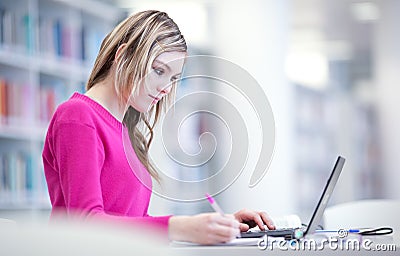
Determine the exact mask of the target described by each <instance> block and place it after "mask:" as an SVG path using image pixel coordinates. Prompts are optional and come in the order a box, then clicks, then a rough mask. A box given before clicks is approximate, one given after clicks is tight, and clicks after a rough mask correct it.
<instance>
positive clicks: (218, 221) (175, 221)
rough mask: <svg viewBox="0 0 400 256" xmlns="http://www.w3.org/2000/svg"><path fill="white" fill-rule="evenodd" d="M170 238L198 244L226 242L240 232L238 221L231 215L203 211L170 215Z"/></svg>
mask: <svg viewBox="0 0 400 256" xmlns="http://www.w3.org/2000/svg"><path fill="white" fill-rule="evenodd" d="M168 226H169V237H170V239H171V240H177V241H187V242H194V243H199V244H216V243H224V242H228V241H230V240H232V239H234V238H236V237H237V236H238V235H239V233H240V229H239V226H240V223H239V222H238V221H237V220H236V219H235V218H234V217H233V215H224V216H222V215H221V214H219V213H203V214H198V215H194V216H172V217H171V218H170V219H169V225H168Z"/></svg>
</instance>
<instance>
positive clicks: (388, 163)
mask: <svg viewBox="0 0 400 256" xmlns="http://www.w3.org/2000/svg"><path fill="white" fill-rule="evenodd" d="M378 3H379V6H380V19H379V20H378V21H377V24H376V35H375V37H374V38H375V42H374V43H375V44H374V45H375V49H374V52H375V56H374V57H375V58H374V60H375V70H376V73H375V74H376V76H375V86H376V90H377V103H378V110H379V112H378V113H379V115H380V120H379V121H380V127H381V139H382V165H383V170H382V175H384V197H386V198H395V199H399V198H400V186H399V172H400V169H399V168H400V157H399V153H400V114H399V109H400V87H399V86H400V75H399V71H400V33H399V29H398V26H397V24H400V16H399V10H400V1H397V0H384V1H378Z"/></svg>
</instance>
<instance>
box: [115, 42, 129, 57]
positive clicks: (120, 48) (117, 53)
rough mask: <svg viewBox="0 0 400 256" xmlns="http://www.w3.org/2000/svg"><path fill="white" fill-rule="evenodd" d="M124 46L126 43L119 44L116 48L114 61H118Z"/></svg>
mask: <svg viewBox="0 0 400 256" xmlns="http://www.w3.org/2000/svg"><path fill="white" fill-rule="evenodd" d="M125 47H126V43H123V44H121V45H120V46H119V47H118V49H117V52H116V53H115V59H114V60H115V61H119V59H120V58H121V54H122V50H123V49H124V48H125Z"/></svg>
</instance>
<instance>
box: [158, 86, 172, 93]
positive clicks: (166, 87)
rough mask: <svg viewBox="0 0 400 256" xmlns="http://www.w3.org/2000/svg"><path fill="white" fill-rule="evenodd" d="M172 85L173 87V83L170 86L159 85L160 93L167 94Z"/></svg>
mask: <svg viewBox="0 0 400 256" xmlns="http://www.w3.org/2000/svg"><path fill="white" fill-rule="evenodd" d="M171 87H172V86H171V85H168V86H164V87H159V88H157V90H158V92H159V94H163V95H166V94H168V93H170V91H171Z"/></svg>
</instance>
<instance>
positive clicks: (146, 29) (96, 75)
mask: <svg viewBox="0 0 400 256" xmlns="http://www.w3.org/2000/svg"><path fill="white" fill-rule="evenodd" d="M121 44H126V47H124V48H123V49H122V51H121V54H120V55H119V59H118V61H114V60H115V54H116V52H117V50H118V47H119V46H120V45H121ZM172 51H178V52H187V46H186V42H185V39H184V37H183V36H182V34H181V32H180V30H179V28H178V26H177V25H176V23H175V22H174V21H173V20H172V19H171V18H170V17H169V16H168V15H167V14H166V13H165V12H160V11H155V10H149V11H143V12H139V13H136V14H134V15H131V16H129V17H127V18H126V19H125V20H123V21H122V22H121V23H119V24H118V25H117V26H116V27H115V28H114V29H113V30H112V31H111V32H110V33H109V34H108V35H107V36H106V37H105V38H104V40H103V42H102V44H101V47H100V51H99V54H98V55H97V58H96V61H95V63H94V67H93V70H92V72H91V74H90V77H89V79H88V81H87V84H86V90H89V89H90V88H91V87H93V86H94V85H95V84H96V83H98V82H100V81H102V80H104V79H105V78H106V77H107V76H108V75H109V73H110V70H112V69H111V67H112V65H113V63H115V64H116V68H115V74H114V76H115V81H114V86H115V91H116V93H117V97H118V100H119V103H120V104H121V105H122V104H126V102H128V99H129V98H130V96H131V95H132V94H136V93H137V92H138V91H139V86H140V84H141V80H143V79H144V77H145V76H146V74H148V73H149V72H150V71H151V65H152V63H153V61H154V60H155V59H156V58H157V57H158V56H159V55H160V54H161V53H163V52H172ZM176 83H177V82H173V84H172V90H171V93H169V94H168V95H166V96H165V97H163V99H161V100H160V101H159V102H158V103H157V104H156V105H154V106H152V107H151V109H150V110H149V112H148V114H143V113H140V112H138V111H136V110H135V109H134V108H133V107H131V106H129V107H128V109H127V111H126V113H125V116H124V119H123V123H124V124H125V125H126V127H127V128H128V132H129V138H130V141H131V144H132V147H133V149H134V150H135V152H136V154H137V156H138V158H139V160H140V161H141V162H142V164H143V165H144V166H145V167H146V169H147V170H148V172H149V173H150V175H151V176H152V177H153V178H155V179H156V180H157V181H158V182H159V181H160V177H159V175H158V173H157V171H156V169H155V168H154V166H153V165H152V164H151V163H150V161H149V157H148V151H149V147H150V144H151V141H152V139H153V134H154V133H153V129H154V126H155V125H156V123H157V121H158V119H159V117H160V114H161V113H162V111H165V110H166V109H167V107H169V105H170V104H172V102H173V100H174V98H175V88H176ZM140 124H144V125H143V127H144V129H143V128H142V127H141V126H140ZM146 130H147V132H146Z"/></svg>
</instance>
